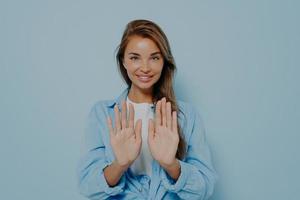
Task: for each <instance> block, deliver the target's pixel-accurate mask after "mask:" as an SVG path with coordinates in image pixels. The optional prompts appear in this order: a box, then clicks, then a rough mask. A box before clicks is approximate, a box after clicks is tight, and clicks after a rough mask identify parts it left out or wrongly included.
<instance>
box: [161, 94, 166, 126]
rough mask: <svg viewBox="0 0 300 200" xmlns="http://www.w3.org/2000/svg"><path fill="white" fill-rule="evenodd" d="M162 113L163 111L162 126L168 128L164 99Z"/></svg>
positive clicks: (163, 100)
mask: <svg viewBox="0 0 300 200" xmlns="http://www.w3.org/2000/svg"><path fill="white" fill-rule="evenodd" d="M161 107H162V109H161V111H162V126H167V117H166V98H165V97H164V98H163V99H162V104H161Z"/></svg>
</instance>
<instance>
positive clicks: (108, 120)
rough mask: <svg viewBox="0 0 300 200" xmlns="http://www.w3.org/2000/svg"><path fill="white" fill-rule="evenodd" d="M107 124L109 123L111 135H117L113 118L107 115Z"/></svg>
mask: <svg viewBox="0 0 300 200" xmlns="http://www.w3.org/2000/svg"><path fill="white" fill-rule="evenodd" d="M107 124H108V129H109V134H110V136H113V135H115V132H114V129H113V127H112V122H111V118H110V117H107Z"/></svg>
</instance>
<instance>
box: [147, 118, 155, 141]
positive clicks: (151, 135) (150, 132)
mask: <svg viewBox="0 0 300 200" xmlns="http://www.w3.org/2000/svg"><path fill="white" fill-rule="evenodd" d="M153 138H154V122H153V120H152V119H149V122H148V139H153Z"/></svg>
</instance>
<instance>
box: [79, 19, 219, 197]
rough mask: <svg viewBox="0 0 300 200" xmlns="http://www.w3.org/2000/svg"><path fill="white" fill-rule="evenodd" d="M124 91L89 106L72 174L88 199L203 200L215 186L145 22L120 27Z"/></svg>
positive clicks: (161, 38) (156, 36) (202, 143)
mask: <svg viewBox="0 0 300 200" xmlns="http://www.w3.org/2000/svg"><path fill="white" fill-rule="evenodd" d="M116 58H117V63H118V67H119V70H120V72H121V75H122V77H123V79H124V80H125V82H126V83H127V86H128V87H127V88H126V89H125V90H124V91H123V92H122V94H121V95H120V96H119V97H118V98H116V99H114V100H103V101H99V102H97V103H96V104H95V105H94V106H93V108H92V110H91V112H90V114H89V117H88V124H87V130H86V148H87V150H86V154H85V155H84V156H83V158H82V159H81V160H80V163H79V166H78V177H79V190H80V193H81V194H83V195H84V196H86V197H88V198H89V199H207V198H208V197H209V196H211V194H212V192H213V188H214V184H215V181H216V173H215V170H214V169H213V166H212V163H211V157H210V151H209V147H208V144H207V143H206V138H205V130H204V127H203V124H202V120H201V118H200V115H199V114H198V112H197V111H196V109H195V108H194V107H193V106H192V105H190V104H188V103H186V102H183V101H179V100H177V99H176V97H175V95H174V90H173V83H172V82H173V78H174V73H175V70H176V66H175V62H174V58H173V56H172V53H171V49H170V45H169V42H168V39H167V37H166V35H165V34H164V32H163V31H162V30H161V28H160V27H159V26H158V25H157V24H155V23H154V22H152V21H149V20H134V21H131V22H130V23H128V24H127V26H126V29H125V31H124V33H123V37H122V40H121V43H120V45H119V47H118V52H117V56H116Z"/></svg>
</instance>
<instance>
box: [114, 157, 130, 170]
mask: <svg viewBox="0 0 300 200" xmlns="http://www.w3.org/2000/svg"><path fill="white" fill-rule="evenodd" d="M112 164H113V165H114V166H115V167H116V168H117V169H118V171H121V172H125V171H126V170H127V169H128V167H129V166H130V164H119V163H118V161H116V160H114V161H113V163H112Z"/></svg>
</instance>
